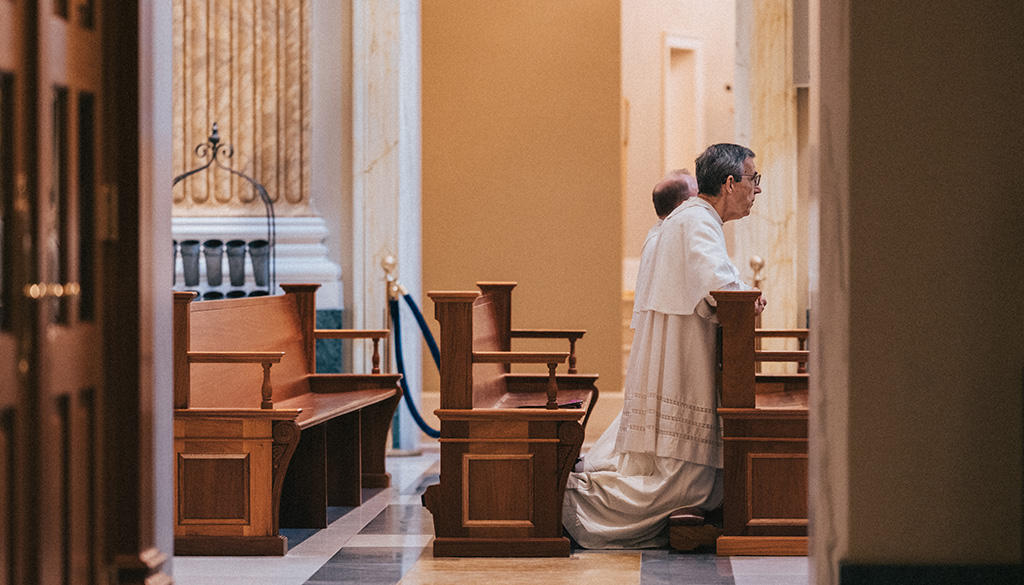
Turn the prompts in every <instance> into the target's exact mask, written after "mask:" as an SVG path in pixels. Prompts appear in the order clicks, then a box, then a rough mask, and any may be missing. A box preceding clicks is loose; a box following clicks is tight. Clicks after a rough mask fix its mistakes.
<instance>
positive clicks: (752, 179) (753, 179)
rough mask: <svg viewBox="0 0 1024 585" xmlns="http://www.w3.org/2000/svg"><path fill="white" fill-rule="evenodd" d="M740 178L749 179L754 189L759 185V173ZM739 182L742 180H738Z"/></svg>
mask: <svg viewBox="0 0 1024 585" xmlns="http://www.w3.org/2000/svg"><path fill="white" fill-rule="evenodd" d="M740 176H741V177H750V182H751V183H753V184H754V186H755V187H757V186H758V185H760V184H761V173H754V174H753V175H740ZM740 180H741V181H742V180H743V179H740Z"/></svg>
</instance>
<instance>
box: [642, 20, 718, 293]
mask: <svg viewBox="0 0 1024 585" xmlns="http://www.w3.org/2000/svg"><path fill="white" fill-rule="evenodd" d="M735 21H736V15H735V2H734V1H733V0H725V1H714V2H710V1H701V0H644V1H643V2H635V1H632V0H625V1H623V2H622V95H623V98H625V99H626V100H628V102H629V120H628V124H627V128H628V135H627V136H625V139H626V140H627V142H628V143H627V146H626V153H627V154H626V160H627V164H626V173H625V176H626V188H625V198H624V205H625V211H624V218H625V223H624V237H623V245H622V255H623V257H624V258H639V256H640V250H641V249H642V248H643V243H644V237H645V236H646V235H647V230H649V229H650V227H651V224H653V223H654V222H655V220H656V219H657V216H656V215H655V214H654V207H653V205H652V204H651V189H652V188H653V187H654V185H655V183H657V182H658V181H659V180H660V179H661V177H662V176H664V174H665V171H666V170H671V169H666V168H665V167H666V164H665V162H666V161H665V158H666V157H665V153H664V151H663V147H664V141H665V138H666V137H665V136H664V132H663V128H664V124H663V109H664V104H663V93H664V92H663V84H664V83H665V77H664V74H665V68H666V63H665V61H666V57H667V54H666V40H668V42H669V43H671V42H673V41H674V40H683V41H686V42H687V43H686V44H689V45H690V46H694V47H696V48H695V52H696V53H698V56H697V62H698V63H701V64H702V65H703V67H702V71H701V72H700V74H699V78H698V79H697V82H698V83H699V84H700V86H699V87H700V89H702V92H701V93H702V94H703V99H702V100H701V101H702V102H703V105H704V108H703V113H698V115H699V116H700V124H699V126H701V127H702V128H703V132H702V134H703V136H702V137H699V138H697V141H699V142H701V144H699V146H698V147H697V150H698V152H696V153H694V154H693V155H692V156H690V157H688V160H684V161H681V162H679V163H678V164H674V165H673V164H672V163H669V164H670V165H671V166H673V167H677V166H683V167H686V168H688V169H690V171H691V172H693V170H694V166H693V159H694V158H696V154H699V152H700V151H702V150H703V149H704V148H705V147H706V146H707V145H709V144H713V143H716V142H732V141H734V134H733V91H732V85H733V66H732V63H733V61H734V59H735V43H736V37H735V33H734V31H735V29H736V24H735ZM632 276H633V278H632V279H631V278H630V275H627V277H626V282H624V283H623V289H624V290H632V289H633V287H634V282H635V274H634V275H632Z"/></svg>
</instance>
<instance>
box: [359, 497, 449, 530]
mask: <svg viewBox="0 0 1024 585" xmlns="http://www.w3.org/2000/svg"><path fill="white" fill-rule="evenodd" d="M433 533H434V517H433V516H432V515H431V514H430V512H428V511H427V509H426V508H424V507H423V506H422V505H420V504H419V503H416V504H412V505H402V504H393V505H390V506H388V507H387V508H384V510H383V511H382V512H381V513H380V514H378V515H377V517H376V518H374V519H373V520H371V521H370V523H369V524H367V525H366V527H365V528H363V530H362V531H361V534H433Z"/></svg>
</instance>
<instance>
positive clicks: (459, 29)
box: [422, 0, 623, 418]
mask: <svg viewBox="0 0 1024 585" xmlns="http://www.w3.org/2000/svg"><path fill="white" fill-rule="evenodd" d="M499 6H500V8H499ZM619 37H620V17H619V2H618V0H567V1H562V2H550V1H549V0H516V1H514V2H501V3H493V2H479V1H478V0H424V1H423V4H422V59H423V61H422V67H423V69H422V70H423V290H424V291H430V290H472V289H474V283H475V282H476V281H478V280H513V281H517V282H519V287H518V288H517V289H516V291H515V293H514V299H515V304H514V307H513V326H518V327H528V326H532V327H582V328H586V329H587V330H588V333H587V336H586V337H585V338H584V339H583V340H582V341H581V342H580V344H579V347H578V351H579V352H580V367H581V370H582V371H590V372H597V373H599V374H600V376H601V380H600V382H599V387H600V388H601V389H602V391H604V390H609V391H617V390H621V388H620V386H621V373H620V371H619V370H620V368H621V354H620V350H621V346H620V343H621V333H620V319H619V298H620V294H621V291H620V282H621V274H620V270H621V252H622V219H623V218H622V213H623V212H622V187H621V182H622V177H621V164H622V163H621V161H620V159H621V148H620V143H621V140H620V135H621V134H620V125H621V118H620V96H621V92H620V84H621V72H620V54H619ZM423 312H424V315H425V317H426V318H427V321H428V322H430V323H431V324H432V325H433V326H434V327H435V335H436V321H434V318H433V306H432V304H431V303H430V302H429V300H427V299H425V303H424V304H423ZM517 347H522V346H517ZM424 384H425V388H426V389H427V391H428V392H430V391H433V392H436V387H437V386H436V384H437V373H436V371H434V370H433V364H432V362H429V360H428V365H427V369H426V371H425V375H424ZM424 402H425V404H428V406H427V407H426V408H425V410H427V409H429V402H430V400H429V397H426V398H425V399H424ZM429 418H433V417H429Z"/></svg>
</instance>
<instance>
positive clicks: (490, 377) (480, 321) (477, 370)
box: [473, 295, 508, 408]
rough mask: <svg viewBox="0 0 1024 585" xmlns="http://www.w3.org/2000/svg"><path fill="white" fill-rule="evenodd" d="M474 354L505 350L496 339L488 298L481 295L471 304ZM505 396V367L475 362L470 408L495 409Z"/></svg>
mask: <svg viewBox="0 0 1024 585" xmlns="http://www.w3.org/2000/svg"><path fill="white" fill-rule="evenodd" d="M473 350H474V351H504V350H505V348H502V347H501V343H500V340H499V338H498V326H497V314H496V312H495V305H494V300H493V298H492V297H491V296H490V295H481V296H480V297H478V298H477V299H476V300H475V301H473ZM506 393H508V385H507V384H506V383H505V365H504V364H500V363H481V362H474V364H473V408H494V406H495V405H496V404H497V403H498V401H499V400H501V398H502V396H504V395H505V394H506Z"/></svg>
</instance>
